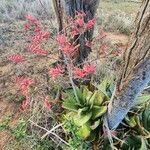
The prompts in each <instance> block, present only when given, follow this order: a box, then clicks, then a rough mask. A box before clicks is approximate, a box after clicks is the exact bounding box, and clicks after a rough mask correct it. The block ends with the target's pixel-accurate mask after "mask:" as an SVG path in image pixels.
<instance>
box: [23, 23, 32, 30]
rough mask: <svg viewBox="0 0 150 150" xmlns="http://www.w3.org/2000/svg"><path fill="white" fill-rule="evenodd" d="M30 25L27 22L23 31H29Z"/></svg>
mask: <svg viewBox="0 0 150 150" xmlns="http://www.w3.org/2000/svg"><path fill="white" fill-rule="evenodd" d="M30 26H31V24H29V23H28V22H27V23H25V24H24V30H25V31H28V30H29V29H30Z"/></svg>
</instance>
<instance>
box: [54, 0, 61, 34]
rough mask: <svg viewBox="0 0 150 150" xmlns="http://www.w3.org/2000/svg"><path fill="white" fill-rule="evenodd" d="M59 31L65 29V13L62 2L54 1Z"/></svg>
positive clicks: (59, 0)
mask: <svg viewBox="0 0 150 150" xmlns="http://www.w3.org/2000/svg"><path fill="white" fill-rule="evenodd" d="M53 7H54V10H55V13H56V18H57V23H58V27H59V31H61V30H62V29H63V11H62V9H63V8H62V3H61V0H53Z"/></svg>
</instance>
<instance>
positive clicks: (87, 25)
mask: <svg viewBox="0 0 150 150" xmlns="http://www.w3.org/2000/svg"><path fill="white" fill-rule="evenodd" d="M95 23H96V19H95V18H93V19H91V20H89V21H88V22H87V24H86V27H87V29H88V30H91V29H92V28H93V27H94V25H95Z"/></svg>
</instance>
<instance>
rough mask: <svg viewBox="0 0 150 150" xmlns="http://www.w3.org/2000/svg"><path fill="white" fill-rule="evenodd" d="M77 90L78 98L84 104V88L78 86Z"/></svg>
mask: <svg viewBox="0 0 150 150" xmlns="http://www.w3.org/2000/svg"><path fill="white" fill-rule="evenodd" d="M76 92H77V96H78V99H79V101H80V104H84V101H83V95H82V89H80V88H78V87H76Z"/></svg>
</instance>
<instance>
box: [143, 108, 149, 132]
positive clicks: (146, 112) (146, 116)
mask: <svg viewBox="0 0 150 150" xmlns="http://www.w3.org/2000/svg"><path fill="white" fill-rule="evenodd" d="M142 123H143V126H144V128H145V129H146V130H148V131H150V107H149V108H147V109H146V110H144V112H143V113H142Z"/></svg>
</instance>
